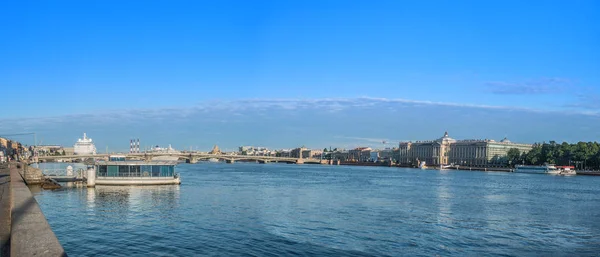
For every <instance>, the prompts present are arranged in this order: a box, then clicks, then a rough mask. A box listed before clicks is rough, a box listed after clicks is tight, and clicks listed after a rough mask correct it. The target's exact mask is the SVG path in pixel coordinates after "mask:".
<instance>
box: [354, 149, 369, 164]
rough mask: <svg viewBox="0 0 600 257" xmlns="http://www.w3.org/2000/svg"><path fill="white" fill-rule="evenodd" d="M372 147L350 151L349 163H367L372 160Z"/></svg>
mask: <svg viewBox="0 0 600 257" xmlns="http://www.w3.org/2000/svg"><path fill="white" fill-rule="evenodd" d="M371 151H372V149H371V148H370V147H357V148H354V149H352V150H350V151H348V154H349V156H348V159H349V161H357V162H367V161H369V159H370V158H371Z"/></svg>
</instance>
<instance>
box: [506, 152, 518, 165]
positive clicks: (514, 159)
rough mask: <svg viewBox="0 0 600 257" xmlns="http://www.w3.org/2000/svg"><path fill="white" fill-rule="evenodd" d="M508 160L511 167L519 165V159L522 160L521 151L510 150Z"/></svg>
mask: <svg viewBox="0 0 600 257" xmlns="http://www.w3.org/2000/svg"><path fill="white" fill-rule="evenodd" d="M506 159H507V160H508V163H509V165H510V166H514V165H515V164H518V163H519V159H521V151H519V149H517V148H511V149H508V152H507V153H506Z"/></svg>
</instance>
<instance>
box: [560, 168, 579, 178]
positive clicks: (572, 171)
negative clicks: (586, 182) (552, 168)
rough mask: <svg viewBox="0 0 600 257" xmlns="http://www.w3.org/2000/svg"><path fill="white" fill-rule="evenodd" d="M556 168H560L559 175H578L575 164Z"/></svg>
mask: <svg viewBox="0 0 600 257" xmlns="http://www.w3.org/2000/svg"><path fill="white" fill-rule="evenodd" d="M556 168H557V169H559V170H560V173H559V175H563V176H574V175H577V172H575V167H574V166H556Z"/></svg>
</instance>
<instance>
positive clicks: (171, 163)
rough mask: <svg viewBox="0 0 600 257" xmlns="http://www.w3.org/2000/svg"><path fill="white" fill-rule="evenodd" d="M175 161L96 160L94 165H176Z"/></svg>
mask: <svg viewBox="0 0 600 257" xmlns="http://www.w3.org/2000/svg"><path fill="white" fill-rule="evenodd" d="M177 163H178V162H177V161H149V162H148V161H134V160H130V161H98V162H96V165H121V166H124V165H129V166H141V165H177Z"/></svg>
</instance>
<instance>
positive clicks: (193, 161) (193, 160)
mask: <svg viewBox="0 0 600 257" xmlns="http://www.w3.org/2000/svg"><path fill="white" fill-rule="evenodd" d="M185 162H186V163H190V164H194V163H198V158H196V157H193V156H191V155H190V156H189V158H188V159H186V160H185Z"/></svg>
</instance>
